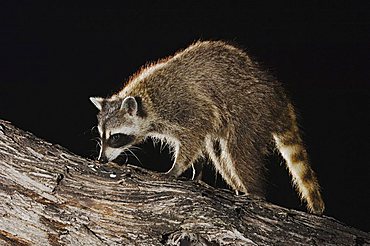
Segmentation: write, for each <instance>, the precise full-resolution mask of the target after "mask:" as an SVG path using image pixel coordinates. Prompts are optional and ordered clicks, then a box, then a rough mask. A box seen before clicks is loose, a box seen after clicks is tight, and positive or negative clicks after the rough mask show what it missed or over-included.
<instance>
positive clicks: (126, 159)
mask: <svg viewBox="0 0 370 246" xmlns="http://www.w3.org/2000/svg"><path fill="white" fill-rule="evenodd" d="M123 154H124V155H125V157H126V158H125V164H127V162H128V155H127V153H126V152H125V151H123V152H121V154H120V156H121V155H123Z"/></svg>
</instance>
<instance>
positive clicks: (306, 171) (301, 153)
mask: <svg viewBox="0 0 370 246" xmlns="http://www.w3.org/2000/svg"><path fill="white" fill-rule="evenodd" d="M289 106H290V107H289V114H290V120H291V121H292V122H291V123H292V124H291V126H292V127H291V129H290V130H288V131H285V132H282V133H279V134H277V133H275V134H273V137H274V139H275V142H276V146H277V148H278V150H279V152H280V153H281V155H282V156H283V158H284V159H285V162H286V165H287V167H288V170H289V172H290V174H291V176H292V179H293V184H294V186H295V188H296V189H297V191H298V192H299V194H300V197H301V199H302V200H305V201H306V202H307V208H308V210H309V212H311V213H314V214H322V213H323V211H324V209H325V205H324V202H323V200H322V197H321V193H320V186H319V183H318V181H317V177H316V174H315V173H314V171H313V170H312V169H311V166H310V164H309V162H308V155H307V152H306V149H305V147H304V145H303V142H302V139H301V137H300V134H299V129H298V126H297V123H296V116H295V114H294V111H293V107H292V106H291V105H289Z"/></svg>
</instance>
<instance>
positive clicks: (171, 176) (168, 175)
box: [162, 172, 177, 181]
mask: <svg viewBox="0 0 370 246" xmlns="http://www.w3.org/2000/svg"><path fill="white" fill-rule="evenodd" d="M162 176H163V178H164V179H166V180H170V181H174V180H176V179H177V177H176V176H175V175H173V174H172V173H170V172H167V173H164V174H162Z"/></svg>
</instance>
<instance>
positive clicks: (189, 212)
mask: <svg viewBox="0 0 370 246" xmlns="http://www.w3.org/2000/svg"><path fill="white" fill-rule="evenodd" d="M0 244H5V245H368V244H370V235H369V233H365V232H362V231H359V230H357V229H354V228H350V227H347V226H345V225H343V224H341V223H340V222H338V221H336V220H334V219H332V218H329V217H326V216H323V217H320V216H315V215H311V214H307V213H304V212H299V211H294V210H289V209H286V208H282V207H279V206H276V205H273V204H270V203H268V202H266V201H263V200H258V199H256V198H253V197H249V196H235V195H234V194H233V193H231V192H229V191H227V190H218V189H214V188H212V187H209V186H207V185H206V184H204V183H196V182H193V181H181V180H175V181H168V180H165V179H163V178H162V176H161V175H160V174H158V173H154V172H151V171H147V170H144V169H141V168H138V167H134V166H130V165H127V166H123V167H122V166H118V165H115V164H114V163H109V164H108V165H104V166H103V165H99V164H98V163H97V162H95V161H92V160H88V159H84V158H82V157H79V156H77V155H74V154H72V153H70V152H69V151H67V150H66V149H64V148H62V147H61V146H58V145H53V144H50V143H48V142H45V141H44V140H41V139H38V138H37V137H35V136H34V135H32V134H30V133H27V132H24V131H22V130H19V129H17V128H15V127H13V126H12V125H11V124H10V123H9V122H6V121H1V120H0Z"/></svg>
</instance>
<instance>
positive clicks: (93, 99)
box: [90, 97, 104, 110]
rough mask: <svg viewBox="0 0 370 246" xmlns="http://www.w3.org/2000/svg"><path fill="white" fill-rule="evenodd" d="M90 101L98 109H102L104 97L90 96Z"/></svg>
mask: <svg viewBox="0 0 370 246" xmlns="http://www.w3.org/2000/svg"><path fill="white" fill-rule="evenodd" d="M90 101H91V102H92V103H93V104H94V105H95V107H97V108H98V109H99V110H101V109H102V104H103V101H104V98H101V97H90Z"/></svg>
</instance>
